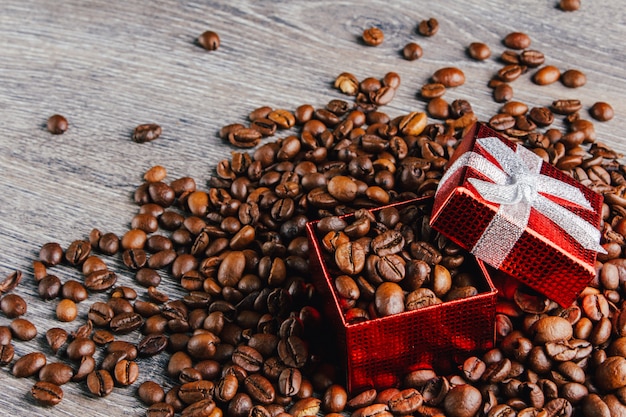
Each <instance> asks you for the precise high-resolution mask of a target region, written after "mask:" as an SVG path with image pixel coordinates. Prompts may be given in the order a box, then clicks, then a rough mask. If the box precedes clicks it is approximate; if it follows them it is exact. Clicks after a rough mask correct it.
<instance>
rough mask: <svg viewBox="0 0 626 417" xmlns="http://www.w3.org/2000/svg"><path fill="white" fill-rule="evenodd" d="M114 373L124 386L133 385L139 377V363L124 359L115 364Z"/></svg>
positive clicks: (118, 381)
mask: <svg viewBox="0 0 626 417" xmlns="http://www.w3.org/2000/svg"><path fill="white" fill-rule="evenodd" d="M113 375H114V377H115V381H116V382H117V383H118V384H120V385H122V386H128V385H132V384H133V383H134V382H135V381H137V378H138V377H139V365H137V362H133V361H129V360H126V359H122V360H120V361H119V362H118V363H117V364H116V365H115V369H114V371H113Z"/></svg>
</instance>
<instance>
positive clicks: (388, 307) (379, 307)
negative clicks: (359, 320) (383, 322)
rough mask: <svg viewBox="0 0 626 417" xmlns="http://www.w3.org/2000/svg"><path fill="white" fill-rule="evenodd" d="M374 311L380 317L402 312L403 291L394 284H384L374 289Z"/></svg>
mask: <svg viewBox="0 0 626 417" xmlns="http://www.w3.org/2000/svg"><path fill="white" fill-rule="evenodd" d="M374 303H375V305H376V311H377V313H378V314H379V315H380V316H381V317H385V316H390V315H392V314H398V313H401V312H403V311H404V291H403V290H402V287H400V286H399V285H398V284H396V283H394V282H384V283H382V284H380V285H379V286H378V288H377V289H376V296H375V299H374Z"/></svg>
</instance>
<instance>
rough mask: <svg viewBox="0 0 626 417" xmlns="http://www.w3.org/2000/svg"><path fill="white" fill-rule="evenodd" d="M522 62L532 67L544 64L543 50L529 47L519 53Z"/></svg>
mask: <svg viewBox="0 0 626 417" xmlns="http://www.w3.org/2000/svg"><path fill="white" fill-rule="evenodd" d="M519 61H520V64H522V65H525V66H527V67H530V68H535V67H538V66H540V65H543V63H544V61H545V57H544V55H543V53H542V52H539V51H535V50H532V49H527V50H525V51H522V52H521V53H520V54H519Z"/></svg>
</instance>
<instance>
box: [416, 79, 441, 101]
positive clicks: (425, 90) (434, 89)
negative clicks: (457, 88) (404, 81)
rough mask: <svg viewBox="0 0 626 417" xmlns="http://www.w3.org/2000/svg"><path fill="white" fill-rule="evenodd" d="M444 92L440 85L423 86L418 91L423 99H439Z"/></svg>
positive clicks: (429, 84)
mask: <svg viewBox="0 0 626 417" xmlns="http://www.w3.org/2000/svg"><path fill="white" fill-rule="evenodd" d="M445 92H446V86H445V85H443V84H442V83H428V84H424V85H423V86H422V88H421V90H420V94H421V96H422V97H424V98H425V99H433V98H437V97H441V96H443V95H444V94H445Z"/></svg>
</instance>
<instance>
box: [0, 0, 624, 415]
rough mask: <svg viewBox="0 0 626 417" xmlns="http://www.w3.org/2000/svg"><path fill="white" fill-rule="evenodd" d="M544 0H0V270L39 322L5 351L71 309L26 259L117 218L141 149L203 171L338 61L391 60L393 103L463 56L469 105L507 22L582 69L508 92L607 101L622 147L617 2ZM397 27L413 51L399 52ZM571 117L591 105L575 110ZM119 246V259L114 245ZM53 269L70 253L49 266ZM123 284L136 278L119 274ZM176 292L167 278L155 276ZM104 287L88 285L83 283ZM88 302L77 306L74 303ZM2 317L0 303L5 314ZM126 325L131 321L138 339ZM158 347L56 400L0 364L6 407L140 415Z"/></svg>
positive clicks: (21, 350) (461, 93) (62, 272)
mask: <svg viewBox="0 0 626 417" xmlns="http://www.w3.org/2000/svg"><path fill="white" fill-rule="evenodd" d="M557 3H558V2H557V1H556V0H545V1H536V0H521V1H515V2H512V1H505V0H488V1H479V2H477V1H470V0H440V1H437V2H432V1H425V0H401V1H393V2H392V1H382V0H375V1H367V2H361V1H356V0H346V1H330V0H323V1H307V0H294V1H166V0H153V1H119V0H86V1H83V0H67V1H64V2H60V1H48V0H3V1H2V2H1V4H0V50H1V51H2V52H0V111H1V115H0V132H2V133H1V135H0V196H1V200H0V201H1V204H0V277H4V276H6V275H8V274H9V273H10V272H11V271H13V270H15V269H19V270H22V271H24V282H23V283H22V285H21V286H20V288H19V294H21V295H22V296H24V297H25V298H26V300H27V301H28V302H29V311H28V313H27V315H26V318H28V319H30V320H32V321H33V322H35V323H36V324H37V326H38V328H39V330H40V334H39V336H38V337H37V338H36V339H35V340H34V341H31V342H27V343H16V356H18V357H19V356H22V355H23V354H25V353H27V352H30V351H33V350H43V351H45V352H47V354H48V360H49V361H55V360H59V358H55V357H54V356H53V355H52V354H50V352H49V350H46V349H47V348H46V347H45V338H44V336H43V334H44V332H45V330H47V329H48V328H50V327H53V326H61V327H64V328H66V329H67V330H70V331H72V330H74V329H75V326H77V324H76V325H74V324H72V323H69V324H64V325H61V324H59V323H58V322H56V321H55V320H54V307H55V302H53V301H50V302H45V303H44V302H41V301H40V300H39V298H38V296H37V289H36V285H35V284H34V282H33V278H32V260H33V259H35V258H36V257H37V254H38V251H39V248H40V247H41V245H42V244H44V243H45V242H48V241H58V242H59V243H60V244H61V245H63V246H64V247H66V246H67V245H69V243H70V242H71V241H73V240H75V239H79V238H85V237H86V236H87V235H88V234H89V231H90V230H91V229H92V228H94V227H96V228H98V229H100V230H102V231H107V232H109V231H110V232H114V233H117V234H122V233H123V232H124V231H125V230H126V228H127V227H128V223H129V221H130V219H131V217H132V215H133V214H135V213H136V206H135V205H134V204H133V203H132V192H133V191H134V188H135V187H136V186H137V185H138V184H139V183H140V182H141V177H142V175H143V173H144V172H145V171H146V170H147V169H148V168H149V167H151V166H152V165H155V164H160V165H163V166H165V167H166V168H167V169H168V173H169V176H168V178H170V179H173V178H177V177H180V176H186V175H188V176H192V177H194V178H195V179H196V181H197V182H198V183H199V184H200V186H201V187H203V186H204V184H205V183H206V181H207V180H208V178H209V177H210V175H211V173H212V170H213V169H214V167H215V165H216V163H217V162H218V161H219V160H220V159H223V158H225V157H229V155H230V152H231V151H232V150H233V149H232V148H231V147H229V146H227V145H225V144H224V143H222V142H221V141H220V140H219V138H218V137H217V131H218V130H219V128H220V127H221V126H223V125H225V124H228V123H233V122H244V121H245V120H246V116H247V114H248V113H249V112H250V111H251V110H253V109H254V108H256V107H258V106H261V105H270V106H272V107H275V108H286V109H290V110H293V109H295V108H296V107H297V106H298V105H300V104H304V103H310V104H312V105H314V106H316V107H321V106H323V105H324V104H325V103H327V102H328V101H329V100H330V99H333V98H343V96H341V95H340V94H339V92H337V91H336V90H334V89H333V88H332V82H333V81H334V79H335V77H336V76H337V75H338V74H339V73H341V72H343V71H349V72H352V73H354V74H355V75H356V76H357V77H358V78H360V79H362V78H364V77H367V76H374V77H382V76H383V75H384V74H385V73H386V72H389V71H396V72H398V73H399V74H400V75H401V77H402V86H401V87H400V89H399V91H398V94H397V96H396V98H395V100H394V101H393V102H392V103H391V105H389V106H387V107H386V108H385V109H384V110H385V111H386V112H387V113H389V114H390V115H392V116H397V115H401V114H406V113H408V112H409V111H414V110H420V111H422V110H423V109H424V108H425V103H424V102H422V101H420V100H419V99H418V98H417V92H418V91H419V88H420V87H421V85H422V84H424V83H425V82H426V81H427V80H428V79H429V77H430V75H431V74H432V73H433V72H434V71H435V70H436V69H438V68H441V67H443V66H450V65H453V66H458V67H460V68H461V69H463V71H465V74H466V77H467V82H466V83H465V84H464V85H463V86H461V87H458V88H455V89H451V90H450V91H448V92H447V93H446V98H447V99H448V100H449V101H452V100H454V99H457V98H462V99H467V100H469V101H470V102H471V103H472V105H473V107H474V110H475V112H476V114H477V115H478V117H479V119H483V120H486V119H488V118H489V117H490V116H491V115H493V114H495V113H496V112H497V110H498V108H499V105H498V104H497V103H495V102H494V101H493V100H492V99H491V91H490V90H489V89H488V88H487V86H486V84H487V82H488V80H489V79H490V78H491V77H492V76H493V74H494V73H495V72H496V71H497V70H498V69H499V68H500V66H501V64H500V63H499V62H498V61H497V57H498V56H499V55H500V53H501V52H502V51H503V50H504V49H505V48H504V46H503V45H502V43H501V40H502V38H503V37H504V36H505V35H506V34H507V33H509V32H512V31H522V32H526V33H528V34H529V35H530V36H531V38H532V42H533V43H532V47H533V48H534V49H538V50H540V51H542V52H544V53H545V55H546V63H549V64H553V65H556V66H558V67H559V68H561V69H562V70H565V69H569V68H577V69H580V70H582V71H583V72H585V73H586V75H587V80H588V81H587V84H586V85H585V86H584V87H582V88H579V89H575V90H572V89H567V88H565V87H563V86H562V85H561V84H559V83H557V84H554V85H550V86H546V87H539V86H536V85H534V84H533V83H531V82H530V80H529V76H524V77H522V78H521V79H519V80H517V81H515V82H514V83H513V87H514V90H515V99H516V100H520V101H523V102H525V103H527V104H528V105H529V106H531V107H532V106H546V105H549V104H550V103H552V101H553V100H554V99H559V98H578V99H580V100H581V101H582V102H583V105H584V107H585V109H587V108H589V106H591V104H593V103H594V102H596V101H606V102H609V103H611V104H612V105H613V107H614V109H615V114H616V116H615V118H614V119H613V120H612V121H610V122H606V123H597V124H596V130H597V134H598V140H599V141H601V142H605V143H607V144H609V145H610V146H612V147H614V148H616V149H617V150H619V151H621V152H626V143H624V141H623V134H624V131H626V120H625V118H624V115H625V114H626V89H625V88H624V83H625V82H626V51H625V49H624V43H623V40H624V39H626V14H625V12H624V8H623V7H622V5H621V4H620V2H618V1H613V0H595V1H586V0H583V5H582V8H581V10H579V11H577V12H573V13H565V12H563V11H561V10H559V9H558V8H557V7H556V5H557ZM429 17H436V18H437V19H438V20H439V22H440V25H441V28H440V31H439V33H438V34H437V35H436V36H434V37H432V38H424V37H421V36H419V35H417V34H416V32H415V28H416V25H417V22H419V21H420V20H421V19H424V18H429ZM370 25H375V26H379V27H380V28H382V29H383V31H384V33H385V41H384V43H383V44H382V45H381V46H379V47H376V48H372V47H367V46H365V45H363V44H361V43H360V41H359V38H360V35H361V33H362V31H363V29H364V28H366V27H368V26H370ZM207 29H211V30H214V31H216V32H217V33H219V35H220V37H221V46H220V48H219V49H218V50H217V51H214V52H207V51H205V50H203V49H201V48H199V47H198V46H196V45H195V44H194V40H195V38H196V37H197V36H198V35H199V34H200V33H202V32H203V31H205V30H207ZM409 41H415V42H418V43H419V44H421V45H422V47H423V49H424V56H423V57H422V58H421V59H420V60H418V61H413V62H409V61H405V60H404V59H402V57H401V55H400V51H401V49H402V47H403V46H404V45H405V44H406V43H407V42H409ZM473 41H481V42H485V43H487V44H488V45H490V47H491V48H492V52H493V56H492V58H491V59H490V60H488V61H486V62H475V61H471V60H470V59H468V58H467V56H466V53H465V49H466V47H467V45H469V43H471V42H473ZM54 113H60V114H63V115H65V116H66V117H67V118H68V120H69V122H70V128H69V130H68V131H67V132H66V133H65V134H63V135H60V136H52V135H50V134H49V133H48V132H47V131H46V130H45V122H46V119H47V118H48V117H49V116H50V115H52V114H54ZM583 116H584V117H586V118H588V115H587V114H586V110H585V111H583ZM148 122H154V123H158V124H160V125H161V126H162V127H163V135H162V136H161V138H159V139H158V140H156V141H154V142H151V143H148V144H137V143H134V142H132V141H131V140H130V133H131V131H132V129H133V128H134V127H135V126H136V125H138V124H140V123H148ZM110 262H114V261H110ZM55 274H57V275H58V276H59V277H60V278H61V279H62V280H65V279H69V278H70V277H75V273H74V272H72V271H71V270H70V269H67V268H64V267H59V268H56V269H55ZM122 279H123V280H126V281H123V282H127V283H130V282H131V277H130V275H129V276H126V277H122ZM164 285H165V287H164V288H167V290H171V291H176V290H175V286H174V285H173V284H172V283H165V284H164ZM95 299H98V296H96V297H94V298H90V300H95ZM79 307H80V314H81V316H82V317H84V316H85V315H86V312H87V309H88V305H87V303H83V304H81V305H80V306H79ZM8 323H9V319H7V318H6V317H4V316H2V317H0V325H5V324H8ZM133 337H134V338H135V339H136V338H137V336H129V337H127V338H128V339H129V340H135V339H133ZM163 360H164V359H160V360H159V359H152V360H148V361H144V362H147V363H148V365H147V366H142V372H143V373H142V374H141V376H140V380H139V382H138V383H136V384H134V385H133V386H132V387H129V388H117V389H116V390H115V391H114V393H113V394H112V395H111V396H109V397H107V398H106V399H97V398H93V397H92V396H90V395H85V392H86V388H85V386H84V384H70V385H67V386H65V387H64V391H65V399H64V400H63V401H62V402H61V404H59V405H58V406H56V407H54V408H53V409H42V408H41V407H38V406H36V405H34V403H33V401H32V399H31V397H30V393H29V392H30V388H31V386H32V384H33V383H34V379H33V378H29V379H20V380H18V379H15V378H13V377H12V376H11V375H10V374H9V372H8V371H7V370H2V371H0V385H1V386H2V395H0V410H2V414H3V415H15V416H18V415H20V416H21V415H44V414H45V415H50V416H76V415H83V416H125V415H132V416H140V415H144V413H145V412H144V407H143V405H141V404H140V403H139V402H138V401H137V400H136V399H135V398H134V396H133V395H134V392H135V390H136V387H137V386H138V385H139V383H140V382H141V381H143V380H146V379H151V378H155V379H156V380H157V381H164V384H165V385H166V386H167V385H168V384H169V386H171V381H167V380H164V379H163V378H162V376H161V375H162V369H163V363H162V361H163Z"/></svg>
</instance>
